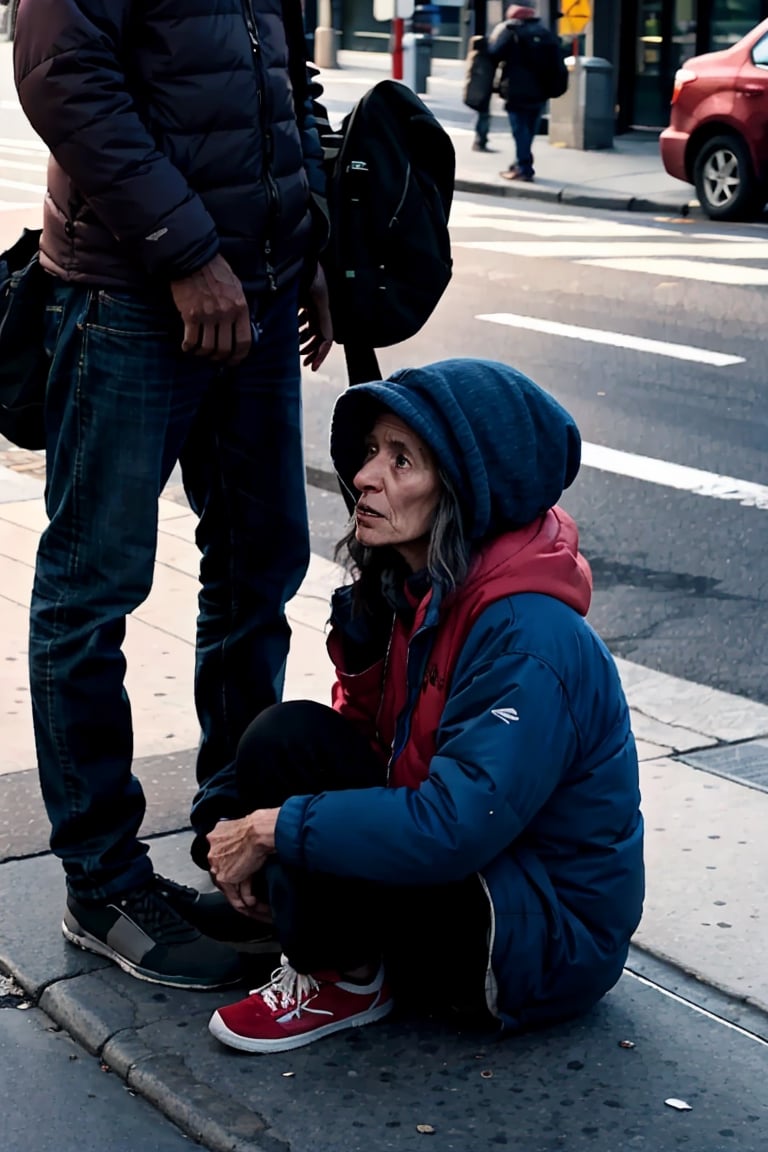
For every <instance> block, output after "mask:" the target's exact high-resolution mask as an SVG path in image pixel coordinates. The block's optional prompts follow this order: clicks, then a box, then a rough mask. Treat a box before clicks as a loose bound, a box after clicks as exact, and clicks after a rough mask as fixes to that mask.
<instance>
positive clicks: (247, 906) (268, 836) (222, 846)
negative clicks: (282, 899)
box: [208, 808, 280, 919]
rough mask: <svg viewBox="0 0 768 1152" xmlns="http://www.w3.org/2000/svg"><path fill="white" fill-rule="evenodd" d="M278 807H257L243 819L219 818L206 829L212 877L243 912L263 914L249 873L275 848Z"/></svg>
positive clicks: (237, 908) (248, 914)
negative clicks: (215, 823)
mask: <svg viewBox="0 0 768 1152" xmlns="http://www.w3.org/2000/svg"><path fill="white" fill-rule="evenodd" d="M279 812H280V809H279V808H260V809H258V810H257V811H256V812H251V814H250V816H245V817H243V819H242V820H220V821H219V823H218V824H217V825H216V827H215V828H214V829H213V830H212V831H211V832H209V833H208V843H209V845H210V850H209V852H208V866H209V868H210V873H211V878H212V880H213V882H214V884H215V885H216V887H217V888H219V889H220V891H222V892H223V893H224V895H225V896H226V898H227V900H229V902H230V904H231V905H232V907H233V908H234V909H235V910H236V911H238V912H242V913H243V914H244V915H246V916H254V917H255V918H257V919H261V918H262V917H263V908H262V907H261V905H259V903H258V901H257V899H256V897H255V896H254V895H253V891H252V888H251V877H252V876H253V875H254V873H255V872H258V871H259V869H260V868H261V867H262V866H263V864H264V861H265V860H266V858H267V856H269V855H270V853H272V852H274V850H275V825H276V824H277V817H278V814H279Z"/></svg>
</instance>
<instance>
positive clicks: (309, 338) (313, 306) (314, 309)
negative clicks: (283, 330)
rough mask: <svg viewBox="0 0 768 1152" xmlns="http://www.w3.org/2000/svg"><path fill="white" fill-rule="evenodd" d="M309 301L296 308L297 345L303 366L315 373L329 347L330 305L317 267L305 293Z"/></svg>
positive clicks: (323, 278)
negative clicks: (297, 309) (297, 324)
mask: <svg viewBox="0 0 768 1152" xmlns="http://www.w3.org/2000/svg"><path fill="white" fill-rule="evenodd" d="M308 296H309V299H308V300H307V301H306V303H304V304H303V306H302V307H301V308H300V309H299V346H300V348H301V354H302V356H303V357H304V367H305V368H311V369H312V371H313V372H317V370H318V368H319V367H320V365H321V364H322V363H323V361H324V360H325V358H326V356H327V355H328V353H329V352H330V350H331V347H332V345H333V324H332V322H331V305H330V301H329V299H328V284H327V283H326V279H325V272H323V269H322V268H321V266H320V265H319V264H318V266H317V269H316V270H315V275H314V277H313V279H312V283H311V284H310V286H309V291H308Z"/></svg>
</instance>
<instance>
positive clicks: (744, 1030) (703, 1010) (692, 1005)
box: [624, 960, 768, 1048]
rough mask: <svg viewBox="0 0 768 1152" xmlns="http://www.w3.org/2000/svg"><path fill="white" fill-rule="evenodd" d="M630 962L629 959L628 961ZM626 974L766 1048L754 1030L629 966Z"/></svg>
mask: <svg viewBox="0 0 768 1152" xmlns="http://www.w3.org/2000/svg"><path fill="white" fill-rule="evenodd" d="M629 963H630V964H631V960H630V961H629ZM624 973H625V975H627V976H631V977H632V979H633V980H637V982H638V983H639V984H644V985H645V987H646V988H652V989H653V991H654V992H660V993H661V995H662V996H667V997H668V998H669V999H670V1000H674V1001H675V1003H676V1004H682V1005H683V1007H684V1008H690V1009H691V1011H692V1012H698V1013H699V1015H700V1016H706V1018H707V1019H708V1020H712V1021H713V1023H715V1024H722V1026H723V1027H724V1028H730V1029H731V1031H732V1032H736V1033H738V1035H739V1036H743V1037H744V1038H745V1039H746V1040H753V1041H754V1042H755V1043H756V1044H760V1045H762V1046H763V1047H764V1048H768V1040H764V1039H763V1037H762V1036H758V1035H757V1033H756V1032H750V1031H749V1030H748V1029H747V1028H742V1027H741V1026H740V1025H739V1024H733V1023H731V1021H730V1020H726V1019H725V1017H724V1016H718V1015H716V1013H714V1012H710V1011H709V1009H708V1008H702V1006H701V1005H700V1004H696V1003H695V1001H693V1000H688V999H687V998H686V997H685V996H681V995H680V994H679V993H678V992H673V991H672V990H671V989H670V988H665V987H664V985H663V984H657V983H656V981H655V980H649V979H648V978H647V976H641V975H640V973H639V972H633V971H632V969H631V968H630V967H626V968H625V969H624Z"/></svg>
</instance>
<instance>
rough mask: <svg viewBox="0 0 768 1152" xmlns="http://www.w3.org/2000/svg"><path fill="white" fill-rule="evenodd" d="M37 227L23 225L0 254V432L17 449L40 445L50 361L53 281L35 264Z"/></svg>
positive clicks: (37, 262) (38, 263)
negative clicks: (47, 343) (48, 315)
mask: <svg viewBox="0 0 768 1152" xmlns="http://www.w3.org/2000/svg"><path fill="white" fill-rule="evenodd" d="M39 244H40V230H39V229H28V228H25V229H24V231H23V232H22V234H21V237H20V238H19V239H18V240H17V241H16V243H15V244H14V245H13V246H12V247H11V248H9V249H8V250H7V251H6V252H3V253H0V435H3V436H6V437H7V438H8V439H9V440H10V441H11V443H12V444H17V445H18V446H19V447H20V448H32V449H34V448H43V447H45V424H44V418H43V416H44V413H43V409H44V404H45V389H46V383H47V380H48V368H49V360H48V357H47V356H46V354H45V349H44V347H43V336H44V331H45V309H46V304H47V302H48V295H49V290H50V286H51V285H52V284H53V280H52V278H51V277H50V276H48V275H47V273H46V272H44V271H43V269H42V268H41V267H40V262H39V259H38V248H39Z"/></svg>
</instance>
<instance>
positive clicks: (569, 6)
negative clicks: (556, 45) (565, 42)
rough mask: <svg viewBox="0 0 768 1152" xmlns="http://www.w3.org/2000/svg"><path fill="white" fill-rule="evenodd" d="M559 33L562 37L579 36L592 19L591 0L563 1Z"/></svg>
mask: <svg viewBox="0 0 768 1152" xmlns="http://www.w3.org/2000/svg"><path fill="white" fill-rule="evenodd" d="M562 13H563V14H562V16H561V17H560V24H559V32H560V35H561V36H579V35H580V34H581V33H582V32H583V31H584V29H585V28H586V26H587V24H589V22H590V20H591V19H592V5H591V4H590V2H589V0H563V3H562Z"/></svg>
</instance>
